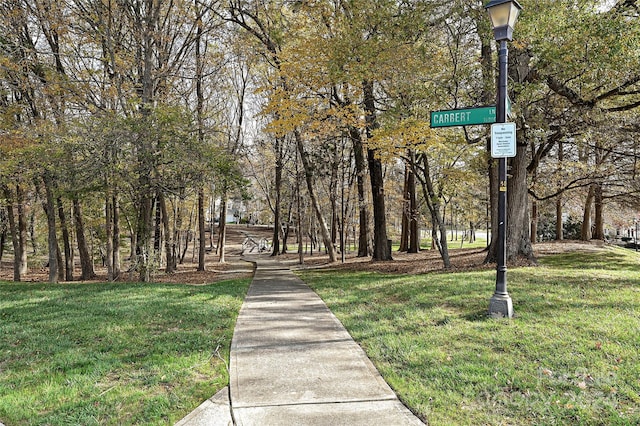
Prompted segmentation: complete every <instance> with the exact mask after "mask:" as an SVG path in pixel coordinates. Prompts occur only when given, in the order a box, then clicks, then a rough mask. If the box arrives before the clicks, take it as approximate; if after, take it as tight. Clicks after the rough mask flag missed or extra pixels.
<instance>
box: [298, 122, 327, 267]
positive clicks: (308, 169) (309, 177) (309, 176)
mask: <svg viewBox="0 0 640 426" xmlns="http://www.w3.org/2000/svg"><path fill="white" fill-rule="evenodd" d="M294 136H295V139H296V145H297V147H298V154H299V155H300V160H301V162H302V168H303V169H304V175H305V181H306V182H307V193H308V194H309V199H310V200H311V206H312V208H313V210H314V212H315V216H316V218H317V219H318V224H319V225H320V232H321V233H322V240H323V243H324V246H325V250H326V251H327V253H328V254H329V261H330V262H336V261H337V260H338V255H337V253H336V248H335V247H334V246H333V242H332V241H331V235H330V233H329V229H328V228H327V222H326V221H325V220H324V217H323V216H322V210H321V209H320V203H318V198H317V197H316V193H315V189H314V187H313V178H314V176H313V170H312V165H311V163H310V162H309V159H308V158H307V153H306V152H305V150H304V144H303V142H302V136H301V135H300V133H299V132H298V131H294Z"/></svg>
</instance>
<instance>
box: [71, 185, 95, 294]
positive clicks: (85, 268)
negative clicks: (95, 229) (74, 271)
mask: <svg viewBox="0 0 640 426" xmlns="http://www.w3.org/2000/svg"><path fill="white" fill-rule="evenodd" d="M73 218H74V222H75V225H76V239H77V241H78V254H79V255H80V266H81V269H82V274H81V276H80V279H81V280H83V281H86V280H90V279H92V278H95V276H96V274H95V272H94V270H93V262H92V260H91V254H90V252H89V246H88V245H87V240H86V238H85V232H84V221H83V220H82V209H81V207H80V201H79V200H78V198H77V197H73Z"/></svg>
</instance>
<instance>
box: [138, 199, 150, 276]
mask: <svg viewBox="0 0 640 426" xmlns="http://www.w3.org/2000/svg"><path fill="white" fill-rule="evenodd" d="M138 209H139V211H138V220H137V229H136V237H135V240H136V260H135V262H136V263H137V265H136V267H137V269H138V272H139V279H140V281H142V282H149V281H150V280H151V231H152V228H153V227H152V226H151V224H152V217H153V200H152V197H151V196H149V195H147V194H142V195H141V197H140V199H139V205H138Z"/></svg>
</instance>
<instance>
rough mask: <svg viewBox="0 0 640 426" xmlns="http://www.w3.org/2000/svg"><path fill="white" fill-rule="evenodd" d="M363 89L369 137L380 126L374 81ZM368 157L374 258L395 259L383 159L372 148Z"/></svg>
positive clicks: (379, 259)
mask: <svg viewBox="0 0 640 426" xmlns="http://www.w3.org/2000/svg"><path fill="white" fill-rule="evenodd" d="M362 89H363V94H364V110H365V119H366V128H367V138H371V137H372V136H373V131H374V130H375V129H376V128H377V127H378V121H377V118H376V107H375V97H374V93H373V81H364V82H363V83H362ZM367 159H368V162H369V175H370V178H371V194H372V197H373V260H377V261H384V260H393V258H392V257H391V247H389V243H388V238H387V217H386V215H387V212H386V208H385V199H384V175H383V173H382V161H380V159H379V158H377V157H376V153H375V151H374V150H372V149H368V150H367Z"/></svg>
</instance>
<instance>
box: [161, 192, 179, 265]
mask: <svg viewBox="0 0 640 426" xmlns="http://www.w3.org/2000/svg"><path fill="white" fill-rule="evenodd" d="M158 206H159V210H160V221H161V222H162V228H163V229H164V235H165V238H164V249H165V256H166V258H167V262H166V265H165V268H164V272H165V273H167V274H172V273H174V272H175V271H176V264H177V262H176V250H175V246H176V242H175V235H174V233H172V232H171V229H170V227H169V215H168V213H167V203H166V201H165V198H164V194H159V195H158Z"/></svg>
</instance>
